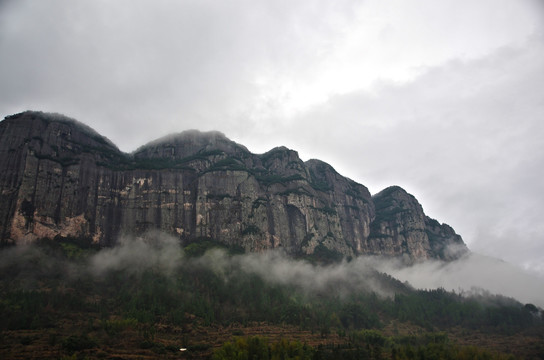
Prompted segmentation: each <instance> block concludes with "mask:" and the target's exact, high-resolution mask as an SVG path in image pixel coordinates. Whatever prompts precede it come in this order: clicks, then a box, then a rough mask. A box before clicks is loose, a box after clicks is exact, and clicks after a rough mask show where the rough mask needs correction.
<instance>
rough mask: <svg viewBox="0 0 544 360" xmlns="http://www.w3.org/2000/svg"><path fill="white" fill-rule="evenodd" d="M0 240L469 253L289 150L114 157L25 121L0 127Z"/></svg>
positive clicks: (394, 205) (229, 146)
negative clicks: (134, 239)
mask: <svg viewBox="0 0 544 360" xmlns="http://www.w3.org/2000/svg"><path fill="white" fill-rule="evenodd" d="M0 191H1V195H0V240H1V242H2V243H3V244H7V243H26V242H32V241H34V240H36V239H38V238H43V237H47V238H54V237H55V236H64V237H68V236H69V237H83V238H88V239H89V240H91V241H94V242H97V243H100V244H102V245H104V246H109V245H112V244H114V243H115V241H116V239H117V238H118V237H119V236H120V235H124V234H136V235H137V234H142V233H145V232H146V231H149V230H159V231H162V232H165V233H168V234H171V235H174V236H177V237H178V238H179V239H180V241H181V242H183V243H188V242H191V241H198V239H202V238H207V239H214V240H216V241H219V242H222V243H224V244H227V245H233V246H240V247H243V248H244V249H245V250H246V251H263V250H266V249H272V248H283V249H284V250H285V251H286V252H288V253H290V254H294V255H303V254H312V253H315V252H325V253H327V252H329V253H331V254H338V255H342V256H356V255H361V254H382V255H388V256H398V255H405V256H407V257H409V258H411V259H426V258H447V257H448V256H450V253H449V252H448V251H447V249H448V248H449V247H450V245H452V244H453V245H459V246H461V247H464V243H463V241H462V239H461V238H460V237H459V236H458V235H457V234H455V232H454V231H453V229H451V228H450V227H449V226H447V225H441V224H439V223H438V222H437V221H436V220H432V219H430V218H428V217H426V216H425V214H424V213H423V209H422V208H421V205H419V203H418V202H417V200H416V199H415V198H414V197H413V196H411V195H409V194H407V193H406V192H405V191H404V190H402V189H401V188H398V187H392V188H388V189H386V190H384V191H383V192H381V193H379V194H377V195H375V196H374V197H372V196H371V195H370V193H369V191H368V189H367V188H366V187H365V186H363V185H361V184H358V183H356V182H354V181H352V180H350V179H348V178H345V177H343V176H341V175H340V174H338V173H337V172H336V171H335V170H334V169H333V168H332V167H331V166H330V165H328V164H326V163H324V162H322V161H319V160H309V161H306V162H303V161H302V160H301V159H300V158H299V156H298V154H297V152H296V151H293V150H289V149H287V148H285V147H278V148H275V149H272V150H270V151H268V152H267V153H264V154H253V153H251V152H250V151H248V150H247V149H246V148H245V147H244V146H242V145H239V144H237V143H235V142H233V141H231V140H229V139H228V138H226V137H225V136H224V135H223V134H221V133H219V132H207V133H201V132H198V131H187V132H183V133H181V134H176V135H170V136H167V137H164V138H161V139H158V140H156V141H153V142H151V143H149V144H147V145H145V146H143V147H141V148H139V149H138V150H137V151H135V152H134V153H132V154H126V153H123V152H121V151H120V150H119V149H118V148H117V147H116V146H115V145H114V144H113V143H111V142H110V141H109V140H108V139H106V138H105V137H103V136H101V135H100V134H98V133H96V132H95V131H94V130H92V129H90V128H89V127H87V126H85V125H83V124H81V123H79V122H77V121H75V120H72V119H69V118H66V117H64V116H61V115H56V114H45V113H40V112H24V113H21V114H17V115H13V116H9V117H7V118H6V119H4V120H3V121H2V122H1V123H0Z"/></svg>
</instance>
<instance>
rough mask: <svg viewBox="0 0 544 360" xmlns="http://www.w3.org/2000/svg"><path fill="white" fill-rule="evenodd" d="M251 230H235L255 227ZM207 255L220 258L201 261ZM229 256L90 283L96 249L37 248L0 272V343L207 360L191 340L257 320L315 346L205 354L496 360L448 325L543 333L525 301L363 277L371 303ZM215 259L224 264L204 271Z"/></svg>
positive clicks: (247, 344)
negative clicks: (271, 277)
mask: <svg viewBox="0 0 544 360" xmlns="http://www.w3.org/2000/svg"><path fill="white" fill-rule="evenodd" d="M251 226H252V225H251V224H250V225H247V227H246V229H251V231H256V230H255V229H253V228H252V227H251ZM215 248H221V249H223V250H225V251H227V255H222V256H221V257H219V258H217V257H214V256H215V255H213V253H212V254H209V253H208V254H207V255H204V256H203V254H206V252H207V251H209V250H211V249H215ZM239 250H240V249H236V248H235V247H234V248H227V247H226V246H225V245H223V244H220V243H218V242H215V241H214V240H212V239H208V238H201V239H198V241H195V242H193V243H191V244H189V245H187V246H186V247H185V249H184V252H185V257H184V258H183V259H182V260H180V262H179V264H177V265H176V267H175V268H172V269H171V271H164V270H163V269H162V268H161V266H159V265H160V263H158V264H157V265H153V266H149V267H143V268H138V269H137V271H136V269H134V268H131V267H130V266H129V265H123V263H122V262H120V263H119V266H116V267H113V268H111V269H110V270H104V271H102V272H99V274H100V275H96V274H97V272H96V271H97V270H96V269H95V268H94V266H97V265H96V261H94V260H95V259H96V257H97V255H98V254H101V251H104V250H99V249H98V248H96V247H95V245H93V244H92V242H90V240H88V239H63V238H59V239H57V240H56V241H52V240H49V241H45V240H44V241H40V242H39V243H38V246H36V247H35V248H29V249H27V250H26V251H27V252H25V253H24V254H23V255H19V256H21V261H18V262H14V261H12V260H10V262H8V263H7V264H8V265H2V266H0V294H1V295H0V312H1V313H2V322H0V338H2V339H4V342H5V338H6V336H11V335H10V334H13V333H14V332H22V334H24V335H23V336H20V337H19V338H16V339H17V340H16V341H17V343H19V344H20V343H29V344H30V345H29V346H32V344H33V342H34V340H33V339H34V338H32V337H29V335H28V332H29V331H32V333H31V334H43V337H44V338H45V339H49V340H47V341H49V343H50V347H51V348H53V349H56V351H57V352H58V353H60V354H61V355H65V356H72V355H73V354H76V355H77V357H89V358H95V357H108V356H106V355H107V354H106V355H105V354H104V353H101V351H103V350H101V349H105V348H108V347H111V348H116V347H118V346H120V345H119V344H121V343H122V342H124V341H128V340H126V339H133V340H131V341H132V342H131V343H130V346H129V345H126V347H127V348H130V347H131V346H133V350H131V351H134V352H146V354H161V356H162V355H164V356H166V357H168V356H170V355H169V354H171V355H172V356H174V355H175V354H178V353H179V350H176V349H179V346H178V347H176V343H173V342H172V341H166V340H164V339H165V336H170V335H168V334H170V333H171V334H172V339H173V338H177V339H186V340H184V344H185V345H187V348H188V349H191V351H194V352H201V353H206V354H208V355H207V356H211V353H212V350H213V349H212V348H210V346H211V345H210V344H209V343H207V342H206V341H213V340H212V339H214V338H213V335H212V334H213V333H210V335H209V336H208V337H203V338H200V340H198V341H196V342H195V341H193V342H192V343H190V341H189V340H190V336H193V337H194V336H196V335H195V334H201V333H202V334H205V331H207V330H205V329H208V328H209V329H216V328H220V327H224V328H229V327H230V326H232V325H233V324H239V326H241V327H245V326H251V324H255V323H256V324H260V325H259V326H276V327H279V328H283V327H288V326H291V327H296V328H297V329H300V330H299V331H301V332H303V331H305V332H306V333H307V334H315V336H316V337H317V338H318V339H323V341H322V342H321V345H319V346H309V345H306V344H304V342H302V343H301V342H299V341H296V340H289V341H288V340H277V339H276V340H274V341H272V340H267V339H266V338H262V337H251V336H250V337H247V338H237V339H234V340H232V341H228V342H226V343H225V344H224V345H223V346H221V347H220V348H217V350H215V351H213V357H214V358H215V359H230V358H243V359H245V358H247V359H249V358H262V359H279V358H283V359H289V358H300V359H305V358H308V359H359V358H369V359H416V358H417V359H427V358H430V359H448V358H451V359H454V358H470V359H480V358H482V359H483V358H485V359H495V358H497V359H502V358H504V357H501V356H499V355H496V354H494V353H491V352H488V351H485V350H482V349H478V348H474V347H460V346H458V345H456V343H455V342H453V341H450V340H449V339H448V336H446V334H447V333H448V332H449V331H450V329H457V330H456V331H463V332H471V331H477V332H478V334H480V336H485V334H490V335H489V336H499V335H500V336H515V335H516V334H522V333H528V334H529V333H534V334H542V333H544V322H543V320H542V318H541V317H540V314H541V312H540V310H539V309H538V308H536V307H535V306H534V305H531V304H527V305H525V306H523V305H522V304H519V303H518V302H516V301H514V300H512V299H507V298H504V297H500V296H491V295H488V296H486V297H485V301H482V299H478V298H470V297H463V296H461V295H459V294H455V293H451V292H447V291H445V290H443V289H438V290H413V289H411V288H410V287H408V286H406V285H404V284H402V283H400V282H398V281H397V280H395V279H393V278H391V277H389V276H388V275H385V274H379V273H369V274H368V278H369V279H370V280H371V282H374V283H380V284H381V286H382V288H384V289H391V291H392V292H395V293H396V295H394V296H392V297H382V296H379V295H377V294H376V293H374V292H372V291H371V289H361V288H356V287H353V284H351V283H350V282H349V280H348V279H346V280H338V281H335V282H332V283H331V284H329V285H328V286H325V287H321V288H320V287H314V286H313V284H298V283H296V282H295V283H287V282H284V281H267V280H265V279H264V278H263V277H262V276H260V275H258V274H257V273H254V272H251V271H246V269H245V268H244V266H243V262H241V261H238V260H236V259H239V258H238V257H236V255H234V254H237V253H238V254H239V253H240V252H241V251H239ZM4 251H12V252H13V251H14V249H13V248H11V249H5V250H4ZM12 252H10V253H9V254H11V255H10V256H12V255H13V254H14V253H12ZM229 253H230V254H231V255H228V254H229ZM4 254H7V253H4ZM314 255H315V256H316V257H318V258H321V259H322V260H323V262H325V261H331V260H330V259H334V258H336V257H338V258H340V257H341V254H338V253H335V252H334V251H331V250H329V249H327V248H326V247H325V246H323V245H318V246H317V247H316V252H315V254H314ZM4 258H7V257H4ZM106 259H108V258H106ZM225 261H227V262H228V265H227V266H221V267H220V268H218V267H216V266H215V265H216V263H217V262H219V263H224V262H225ZM301 261H302V260H301ZM392 322H395V323H398V324H409V326H410V327H411V328H414V327H415V328H416V329H425V331H428V332H429V334H427V335H424V336H421V335H418V336H414V335H410V336H408V334H407V333H401V334H399V335H395V336H394V337H391V336H390V335H385V330H384V329H385V328H386V326H387V325H388V324H390V323H392ZM70 324H74V325H70ZM184 329H195V330H194V331H193V332H189V330H184ZM234 329H236V328H234ZM234 333H236V334H238V335H240V334H244V333H245V332H243V331H240V330H236V331H232V330H231V331H230V334H231V336H232V335H233V334H234ZM419 333H420V334H421V332H419ZM184 334H185V335H184ZM188 334H191V335H188ZM36 336H39V335H36ZM199 336H200V335H199ZM202 336H205V335H202ZM331 337H334V338H335V339H336V340H335V343H334V344H332V343H330V342H327V341H328V340H327V339H329V338H331ZM202 339H208V340H202ZM533 339H534V338H533ZM42 341H45V340H42ZM225 341H226V340H225ZM189 343H190V344H189ZM536 343H538V342H535V344H536ZM4 349H5V348H4ZM1 351H2V350H1V349H0V355H2V353H1ZM127 351H128V350H127ZM531 351H533V353H532V354H533V355H534V354H537V355H538V356H542V355H543V353H542V351H544V349H542V348H540V350H538V348H537V347H536V345H534V346H533V348H532V350H531ZM539 351H541V352H539ZM57 357H60V356H58V355H57Z"/></svg>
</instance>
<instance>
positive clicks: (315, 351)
mask: <svg viewBox="0 0 544 360" xmlns="http://www.w3.org/2000/svg"><path fill="white" fill-rule="evenodd" d="M212 359H213V360H230V359H263V360H274V359H285V360H288V359H293V360H294V359H299V360H304V359H307V360H313V359H394V360H404V359H406V360H411V359H414V360H415V359H471V360H478V359H482V360H495V359H497V360H503V359H504V360H506V359H514V357H513V356H511V355H506V354H500V353H494V352H491V351H488V350H483V349H479V348H476V347H473V346H458V345H455V344H454V343H452V342H451V341H449V339H448V337H447V335H446V334H444V333H428V334H424V335H422V336H396V337H386V336H384V335H383V334H382V333H380V332H379V331H375V330H361V331H356V332H354V333H352V334H351V335H350V336H349V339H348V341H347V342H346V343H344V344H342V345H339V344H338V345H334V344H330V345H328V346H327V345H325V346H323V345H320V346H318V347H317V348H315V347H312V346H309V345H307V344H305V343H301V342H300V341H297V340H294V341H293V340H291V341H289V340H287V339H283V338H282V339H280V340H278V341H275V342H272V341H270V340H268V339H267V338H263V337H259V336H253V337H245V338H241V337H240V338H236V339H234V340H233V341H228V342H226V343H224V344H223V345H222V346H221V348H219V349H217V350H216V351H214V353H213V357H212Z"/></svg>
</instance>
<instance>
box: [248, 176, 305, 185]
mask: <svg viewBox="0 0 544 360" xmlns="http://www.w3.org/2000/svg"><path fill="white" fill-rule="evenodd" d="M255 177H256V178H257V180H258V181H259V182H260V183H261V184H263V185H265V186H270V185H272V184H282V185H286V184H287V183H288V182H291V181H296V180H304V178H303V177H302V176H301V175H298V174H295V175H290V176H282V175H275V174H267V175H255Z"/></svg>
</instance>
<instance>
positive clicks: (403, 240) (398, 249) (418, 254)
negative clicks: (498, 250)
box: [368, 186, 467, 260]
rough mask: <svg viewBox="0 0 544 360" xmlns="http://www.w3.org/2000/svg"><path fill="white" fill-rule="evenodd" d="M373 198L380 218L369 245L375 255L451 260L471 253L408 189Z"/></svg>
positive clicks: (377, 217)
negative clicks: (402, 255)
mask: <svg viewBox="0 0 544 360" xmlns="http://www.w3.org/2000/svg"><path fill="white" fill-rule="evenodd" d="M372 199H373V202H374V206H375V210H376V217H375V218H374V220H373V221H372V224H371V233H370V237H369V239H368V243H369V248H370V249H373V253H377V254H382V255H389V256H395V255H398V254H409V255H410V257H411V258H413V259H427V258H441V259H444V260H451V259H454V258H456V257H457V256H459V255H460V254H461V253H463V252H464V251H466V250H467V249H466V246H465V244H464V242H463V240H462V239H461V237H460V236H459V235H457V234H456V233H455V231H453V229H452V228H451V227H450V226H448V225H446V224H440V223H439V222H438V221H436V220H434V219H431V218H429V217H428V216H426V215H425V213H424V212H423V208H422V207H421V205H420V204H419V202H418V201H417V200H416V198H415V197H414V196H412V195H410V194H408V193H407V192H406V191H405V190H404V189H402V188H400V187H398V186H391V187H389V188H387V189H385V190H383V191H381V192H380V193H378V194H376V195H374V196H373V198H372Z"/></svg>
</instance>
